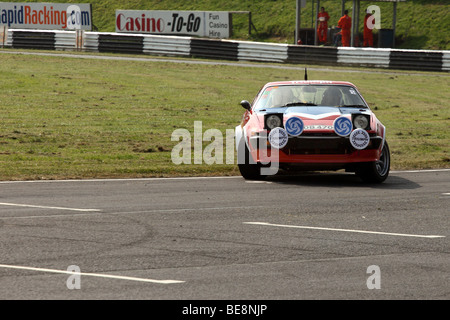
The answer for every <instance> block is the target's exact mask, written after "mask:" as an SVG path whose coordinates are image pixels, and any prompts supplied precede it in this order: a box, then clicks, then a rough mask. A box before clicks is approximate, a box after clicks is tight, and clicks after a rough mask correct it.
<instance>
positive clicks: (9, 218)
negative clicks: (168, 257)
mask: <svg viewBox="0 0 450 320" xmlns="http://www.w3.org/2000/svg"><path fill="white" fill-rule="evenodd" d="M256 208H267V206H241V207H210V208H178V209H153V210H141V211H123V212H121V211H119V212H105V211H101V210H98V211H97V212H94V213H77V214H52V215H40V216H23V217H0V220H15V219H36V218H39V219H42V218H70V217H77V218H78V217H92V216H94V215H122V214H140V213H145V214H147V213H150V214H151V213H164V212H185V211H205V210H235V209H256ZM92 210H95V209H92Z"/></svg>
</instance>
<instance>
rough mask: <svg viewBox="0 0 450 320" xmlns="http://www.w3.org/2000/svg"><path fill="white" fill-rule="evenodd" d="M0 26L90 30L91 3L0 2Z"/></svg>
mask: <svg viewBox="0 0 450 320" xmlns="http://www.w3.org/2000/svg"><path fill="white" fill-rule="evenodd" d="M0 26H5V27H7V28H9V29H45V30H77V29H78V30H92V10H91V5H90V4H89V3H80V4H74V3H36V2H33V3H19V2H0Z"/></svg>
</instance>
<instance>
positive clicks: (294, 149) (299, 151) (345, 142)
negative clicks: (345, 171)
mask: <svg viewBox="0 0 450 320" xmlns="http://www.w3.org/2000/svg"><path fill="white" fill-rule="evenodd" d="M369 134H370V143H369V145H368V146H367V148H366V149H364V150H356V149H355V148H353V147H352V145H351V143H350V140H349V138H348V137H340V136H337V135H336V134H331V133H310V134H302V135H301V136H299V137H290V138H289V141H288V143H287V145H286V146H285V147H284V148H282V149H279V150H278V154H276V152H274V151H277V149H273V148H271V146H270V144H269V143H268V142H267V139H266V138H265V137H260V136H253V137H251V138H250V139H249V144H250V150H251V154H252V157H253V159H254V160H255V161H257V162H261V163H270V162H274V161H275V162H279V163H305V164H306V163H311V164H314V163H324V164H333V163H334V164H346V163H356V162H373V161H377V160H378V159H379V158H380V154H381V147H382V144H383V138H382V137H380V136H377V135H376V134H375V133H369Z"/></svg>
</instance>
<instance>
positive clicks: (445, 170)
mask: <svg viewBox="0 0 450 320" xmlns="http://www.w3.org/2000/svg"><path fill="white" fill-rule="evenodd" d="M447 171H450V169H424V170H399V171H391V173H426V172H447Z"/></svg>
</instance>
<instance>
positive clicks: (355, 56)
mask: <svg viewBox="0 0 450 320" xmlns="http://www.w3.org/2000/svg"><path fill="white" fill-rule="evenodd" d="M7 32H8V34H7V41H6V43H3V46H4V47H11V48H26V49H50V50H83V51H93V52H117V53H135V54H149V55H163V56H183V57H196V58H206V59H225V60H234V61H259V62H277V63H293V64H316V65H336V66H361V67H373V68H385V69H402V70H420V71H442V72H450V51H437V50H400V49H389V48H348V47H338V48H336V47H318V46H297V45H290V44H279V43H265V42H250V41H233V40H217V39H203V38H193V37H177V36H161V35H147V34H121V33H103V32H82V33H79V34H78V35H77V34H76V32H75V31H41V30H39V31H38V30H36V31H34V30H19V29H11V30H8V31H7ZM80 37H81V39H80ZM80 44H81V47H80ZM77 45H78V46H77Z"/></svg>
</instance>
